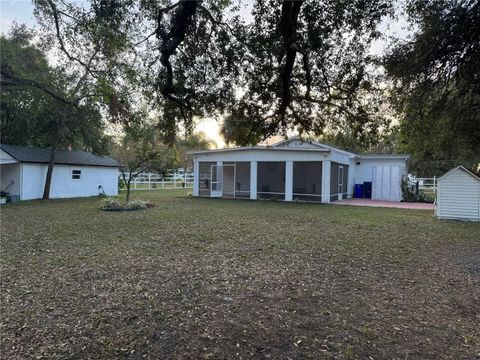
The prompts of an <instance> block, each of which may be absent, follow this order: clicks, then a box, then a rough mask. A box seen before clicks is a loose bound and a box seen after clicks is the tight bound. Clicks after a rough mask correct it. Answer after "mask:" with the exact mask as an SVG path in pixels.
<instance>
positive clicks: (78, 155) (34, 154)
mask: <svg viewBox="0 0 480 360" xmlns="http://www.w3.org/2000/svg"><path fill="white" fill-rule="evenodd" d="M0 148H1V149H2V150H3V151H5V152H6V153H8V154H9V155H10V156H12V157H13V158H15V160H17V161H20V162H30V163H48V160H49V158H50V149H45V148H38V147H29V146H18V145H5V144H0ZM55 164H66V165H90V166H110V167H120V166H121V164H120V163H119V162H118V161H117V160H115V159H112V158H110V157H108V156H96V155H94V154H92V153H89V152H87V151H77V150H75V151H65V150H57V151H56V153H55Z"/></svg>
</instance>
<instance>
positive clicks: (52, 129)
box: [0, 26, 110, 155]
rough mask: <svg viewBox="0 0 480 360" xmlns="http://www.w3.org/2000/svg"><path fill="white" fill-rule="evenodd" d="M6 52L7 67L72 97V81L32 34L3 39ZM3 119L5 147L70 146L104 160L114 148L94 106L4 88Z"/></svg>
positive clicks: (17, 31)
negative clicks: (111, 148)
mask: <svg viewBox="0 0 480 360" xmlns="http://www.w3.org/2000/svg"><path fill="white" fill-rule="evenodd" d="M0 46H1V48H2V51H1V52H0V58H1V64H2V67H6V68H7V69H8V71H9V72H11V73H12V74H14V75H15V76H16V77H20V78H27V79H30V80H35V81H38V82H40V83H42V84H43V85H45V86H48V87H49V88H53V89H55V91H56V93H58V94H60V95H62V96H65V97H67V96H68V88H69V87H70V86H71V82H72V79H71V77H70V75H68V74H67V73H66V72H65V71H63V70H62V69H59V68H54V67H52V66H50V65H49V64H48V61H47V56H46V53H45V52H44V51H43V50H42V48H40V46H39V45H37V44H35V42H34V33H33V32H32V31H30V30H28V29H27V28H26V27H24V26H14V27H13V28H12V29H11V32H10V34H9V35H8V36H5V35H0ZM0 117H1V122H0V130H1V131H0V132H1V135H0V140H1V142H2V143H6V144H17V145H30V146H40V147H47V146H51V145H52V144H53V143H54V142H57V144H56V145H57V148H66V147H67V146H68V145H70V146H73V147H74V148H77V149H82V150H87V151H93V152H95V153H98V154H102V155H103V154H106V153H107V152H108V150H109V147H110V138H109V137H108V136H106V135H105V134H104V131H105V124H104V121H103V119H102V116H101V114H100V109H99V107H98V106H97V105H96V104H94V103H92V102H87V101H86V102H84V103H82V104H80V105H79V106H77V107H74V106H71V105H67V104H65V103H63V102H60V101H59V100H57V99H55V98H53V97H52V96H50V95H49V94H47V93H46V92H44V91H42V90H41V89H38V88H35V87H25V86H2V88H1V97H0Z"/></svg>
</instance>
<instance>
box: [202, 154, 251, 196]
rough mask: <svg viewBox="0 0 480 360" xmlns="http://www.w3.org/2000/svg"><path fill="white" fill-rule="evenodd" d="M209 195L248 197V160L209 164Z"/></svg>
mask: <svg viewBox="0 0 480 360" xmlns="http://www.w3.org/2000/svg"><path fill="white" fill-rule="evenodd" d="M210 180H211V181H210V197H224V198H246V199H248V198H250V162H243V161H242V162H224V163H223V164H222V165H217V164H211V166H210Z"/></svg>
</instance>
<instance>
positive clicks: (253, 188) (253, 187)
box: [250, 161, 257, 200]
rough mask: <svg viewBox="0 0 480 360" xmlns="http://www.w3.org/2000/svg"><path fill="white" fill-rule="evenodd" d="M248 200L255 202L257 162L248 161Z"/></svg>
mask: <svg viewBox="0 0 480 360" xmlns="http://www.w3.org/2000/svg"><path fill="white" fill-rule="evenodd" d="M250 199H251V200H257V162H256V161H250Z"/></svg>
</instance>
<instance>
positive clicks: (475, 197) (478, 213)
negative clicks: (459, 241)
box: [436, 168, 480, 221]
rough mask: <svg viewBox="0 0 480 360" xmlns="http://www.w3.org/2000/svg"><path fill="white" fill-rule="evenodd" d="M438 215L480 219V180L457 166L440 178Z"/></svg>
mask: <svg viewBox="0 0 480 360" xmlns="http://www.w3.org/2000/svg"><path fill="white" fill-rule="evenodd" d="M436 213H437V217H439V218H440V219H458V220H473V221H479V220H480V180H478V179H477V178H475V177H474V176H473V175H471V174H469V173H467V172H466V171H465V170H462V169H461V168H457V169H455V170H453V171H452V172H450V173H449V174H447V175H445V176H444V177H441V178H440V179H439V180H438V193H437V210H436Z"/></svg>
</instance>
